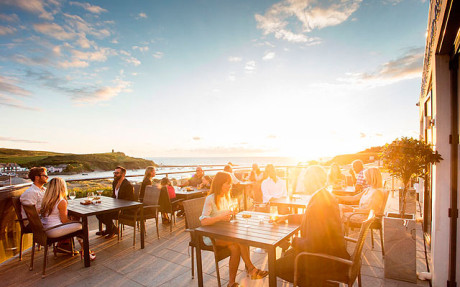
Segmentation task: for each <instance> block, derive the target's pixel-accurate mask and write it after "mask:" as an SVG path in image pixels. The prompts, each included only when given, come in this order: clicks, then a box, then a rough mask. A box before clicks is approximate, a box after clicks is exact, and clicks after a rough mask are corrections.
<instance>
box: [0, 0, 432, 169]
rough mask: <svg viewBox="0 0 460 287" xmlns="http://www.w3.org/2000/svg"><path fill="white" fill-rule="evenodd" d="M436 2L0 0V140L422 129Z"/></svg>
mask: <svg viewBox="0 0 460 287" xmlns="http://www.w3.org/2000/svg"><path fill="white" fill-rule="evenodd" d="M428 10H429V1H421V0H382V1H377V0H370V1H361V0H328V1H322V0H321V1H317V0H302V1H300V0H284V1H267V0H251V1H247V0H244V1H243V0H219V1H216V0H214V1H211V0H197V1H195V0H185V1H178V0H168V1H165V0H151V1H136V0H131V1H125V0H123V1H119V0H107V1H91V2H80V1H58V0H0V114H1V115H2V116H1V118H2V124H1V129H0V130H1V132H0V147H6V148H20V149H27V150H48V151H56V152H70V153H98V152H110V151H111V150H112V149H114V150H115V151H122V152H125V153H126V154H128V155H131V156H141V157H160V156H177V157H183V156H197V157H198V156H199V157H202V156H290V157H295V158H298V159H299V160H304V159H305V160H306V159H314V158H317V157H321V156H333V155H337V154H344V153H354V152H358V151H361V150H364V149H366V148H369V147H372V146H379V145H384V144H385V143H389V142H391V141H392V140H394V139H395V138H397V137H401V136H412V137H418V129H419V120H418V118H419V116H418V107H417V106H416V103H417V101H418V98H419V95H420V85H421V74H422V68H423V57H424V46H425V41H426V38H425V35H426V29H427V17H428Z"/></svg>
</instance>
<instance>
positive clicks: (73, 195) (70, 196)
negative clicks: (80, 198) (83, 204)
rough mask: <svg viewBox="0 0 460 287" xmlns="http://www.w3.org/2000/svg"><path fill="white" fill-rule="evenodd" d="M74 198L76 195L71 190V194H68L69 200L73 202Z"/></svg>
mask: <svg viewBox="0 0 460 287" xmlns="http://www.w3.org/2000/svg"><path fill="white" fill-rule="evenodd" d="M76 197H77V194H76V193H75V191H73V190H72V191H71V192H69V198H70V200H74V199H75V198H76Z"/></svg>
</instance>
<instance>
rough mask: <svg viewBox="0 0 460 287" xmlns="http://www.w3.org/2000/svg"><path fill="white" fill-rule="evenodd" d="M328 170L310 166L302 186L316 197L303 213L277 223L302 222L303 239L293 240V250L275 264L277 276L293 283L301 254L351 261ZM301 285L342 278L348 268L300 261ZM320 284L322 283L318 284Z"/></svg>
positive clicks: (281, 219) (309, 259) (291, 215)
mask: <svg viewBox="0 0 460 287" xmlns="http://www.w3.org/2000/svg"><path fill="white" fill-rule="evenodd" d="M326 178H327V174H326V171H325V170H324V169H323V168H322V167H321V166H310V167H309V168H308V169H307V170H306V171H305V176H304V178H303V182H302V184H303V185H304V189H303V190H305V193H306V194H313V195H312V196H311V198H310V200H309V202H308V204H307V206H306V208H305V213H304V214H289V215H284V216H280V217H279V218H278V219H277V220H276V222H284V221H286V220H288V221H292V222H301V226H300V237H295V238H294V239H293V241H292V248H291V249H289V250H287V252H286V253H285V255H284V256H283V257H281V258H280V259H278V260H277V261H276V275H277V276H278V277H281V278H283V279H284V280H287V281H289V282H293V280H294V261H295V258H296V255H297V254H298V253H299V252H303V251H307V252H312V253H323V254H328V255H332V256H338V257H341V258H344V259H350V255H349V254H348V252H347V247H346V242H345V237H344V233H343V229H342V221H341V218H340V209H339V205H338V203H337V200H336V199H335V198H334V196H333V195H332V194H331V193H330V192H329V191H328V190H326ZM299 263H300V270H303V271H302V276H301V278H300V283H301V284H300V286H304V285H305V286H307V285H308V284H307V283H310V285H308V286H316V285H315V284H314V282H311V280H313V279H312V278H314V277H315V276H321V275H323V274H329V275H331V274H339V275H338V276H343V275H344V274H345V273H346V271H347V270H348V266H347V265H345V264H343V263H334V262H332V261H328V260H324V259H321V258H316V257H309V258H308V259H306V260H301V261H300V262H299ZM317 285H319V284H317Z"/></svg>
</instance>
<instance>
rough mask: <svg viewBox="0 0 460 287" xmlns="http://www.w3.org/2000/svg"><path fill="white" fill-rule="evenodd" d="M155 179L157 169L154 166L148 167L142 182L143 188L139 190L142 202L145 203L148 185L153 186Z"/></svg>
mask: <svg viewBox="0 0 460 287" xmlns="http://www.w3.org/2000/svg"><path fill="white" fill-rule="evenodd" d="M154 177H155V167H154V166H148V167H147V168H146V169H145V173H144V179H143V180H142V184H141V188H140V190H139V201H140V202H143V201H144V195H145V187H146V186H147V185H152V183H153V181H152V179H153V178H154Z"/></svg>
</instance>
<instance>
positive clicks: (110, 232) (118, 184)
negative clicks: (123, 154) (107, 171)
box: [96, 166, 134, 239]
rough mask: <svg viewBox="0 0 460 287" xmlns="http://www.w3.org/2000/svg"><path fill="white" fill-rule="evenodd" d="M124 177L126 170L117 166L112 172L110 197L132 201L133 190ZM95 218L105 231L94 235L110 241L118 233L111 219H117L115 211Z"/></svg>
mask: <svg viewBox="0 0 460 287" xmlns="http://www.w3.org/2000/svg"><path fill="white" fill-rule="evenodd" d="M125 176H126V169H125V168H124V167H121V166H117V167H116V168H115V171H114V172H113V183H112V197H113V198H118V199H124V200H131V201H134V188H133V186H132V185H131V183H130V182H129V181H128V180H127V179H126V178H125ZM96 217H97V218H98V219H99V220H100V221H101V222H102V223H104V224H105V226H106V230H105V231H101V232H96V235H105V238H106V239H110V238H112V237H114V236H115V235H116V234H117V233H118V228H117V227H115V225H114V224H113V219H116V218H118V212H117V211H116V212H110V213H104V214H100V215H96Z"/></svg>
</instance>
